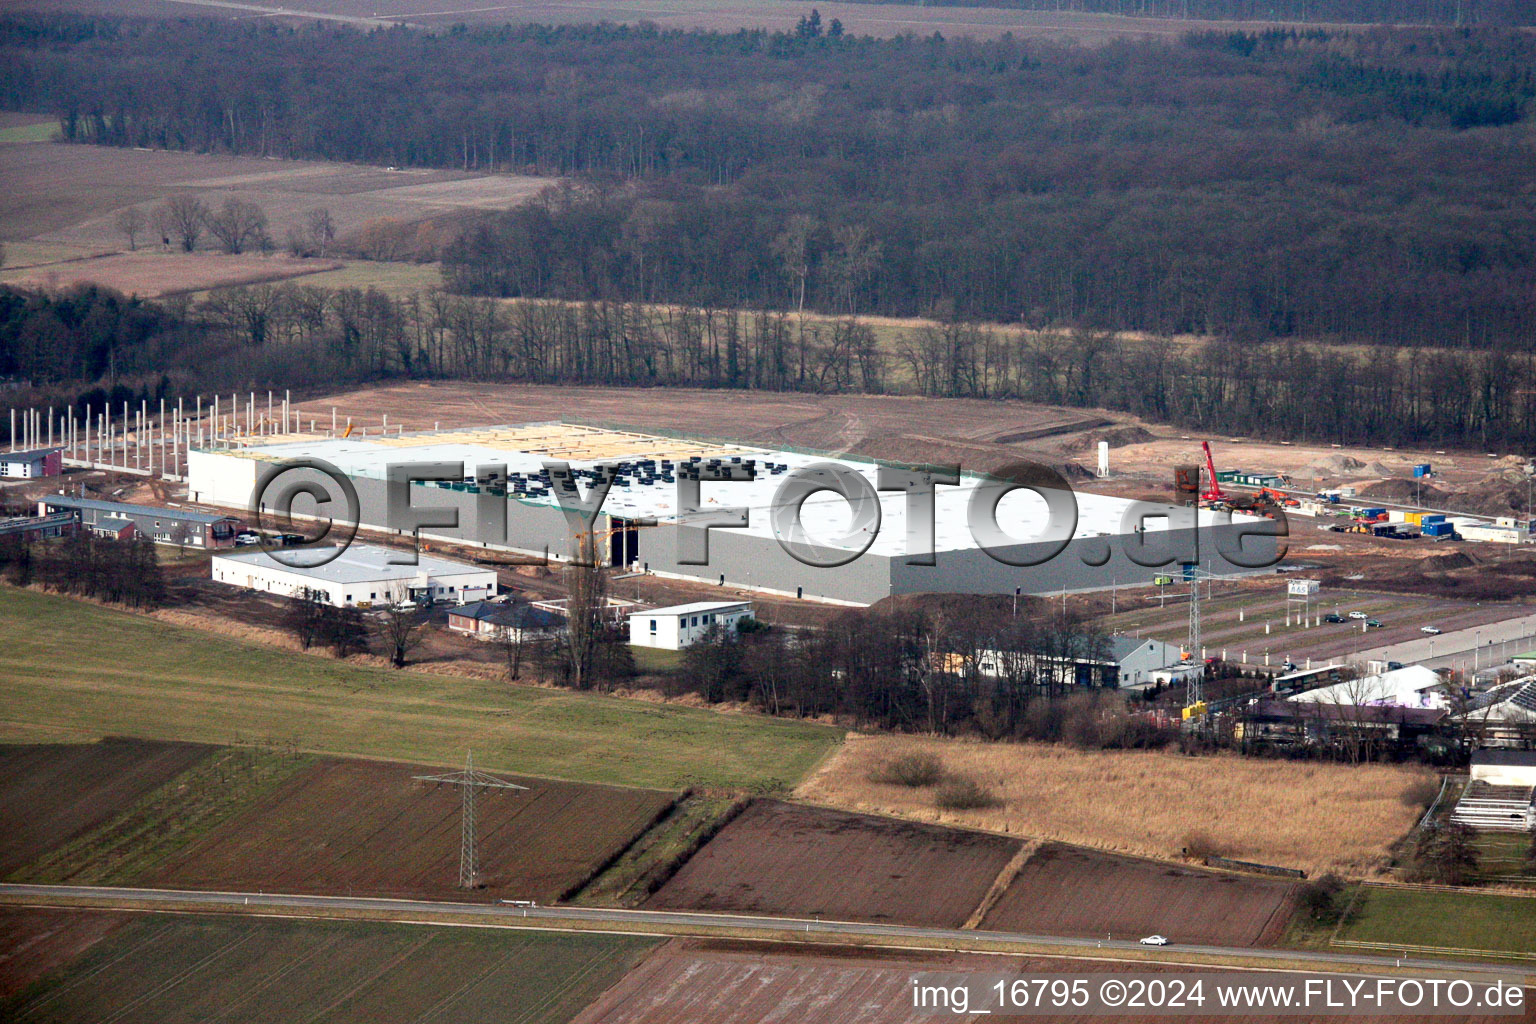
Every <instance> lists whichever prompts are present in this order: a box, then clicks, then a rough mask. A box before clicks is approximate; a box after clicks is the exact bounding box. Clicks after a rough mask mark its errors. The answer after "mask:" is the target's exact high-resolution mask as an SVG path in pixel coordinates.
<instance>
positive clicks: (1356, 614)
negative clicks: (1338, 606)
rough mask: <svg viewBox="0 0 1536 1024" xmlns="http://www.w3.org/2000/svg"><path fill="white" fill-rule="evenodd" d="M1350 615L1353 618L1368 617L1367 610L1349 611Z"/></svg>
mask: <svg viewBox="0 0 1536 1024" xmlns="http://www.w3.org/2000/svg"><path fill="white" fill-rule="evenodd" d="M1349 617H1350V618H1352V619H1363V618H1366V617H1367V616H1366V614H1365V612H1350V613H1349Z"/></svg>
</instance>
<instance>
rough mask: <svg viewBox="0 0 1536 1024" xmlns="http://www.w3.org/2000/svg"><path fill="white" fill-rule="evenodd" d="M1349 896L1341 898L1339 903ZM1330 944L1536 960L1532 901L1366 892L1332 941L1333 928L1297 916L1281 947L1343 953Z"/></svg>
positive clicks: (1376, 888) (1385, 890) (1374, 889)
mask: <svg viewBox="0 0 1536 1024" xmlns="http://www.w3.org/2000/svg"><path fill="white" fill-rule="evenodd" d="M1349 896H1350V893H1348V892H1346V894H1345V896H1344V898H1345V899H1346V900H1347V899H1349ZM1334 938H1337V939H1339V940H1340V941H1341V942H1371V943H1381V944H1384V945H1387V946H1393V945H1397V944H1402V945H1403V946H1405V947H1414V946H1418V947H1426V946H1428V947H1439V948H1442V949H1457V950H1490V951H1495V952H1507V953H1524V954H1526V955H1528V956H1536V899H1533V898H1529V897H1521V896H1495V895H1489V894H1485V893H1479V892H1437V891H1434V890H1422V889H1388V888H1382V887H1379V886H1366V887H1365V888H1364V891H1363V892H1361V893H1360V895H1359V898H1358V899H1356V900H1355V902H1354V904H1353V910H1352V912H1351V913H1350V918H1349V920H1348V921H1347V922H1345V924H1344V926H1343V927H1341V928H1339V929H1338V934H1337V935H1335V934H1334V929H1333V926H1332V925H1327V926H1322V927H1317V926H1313V925H1311V924H1310V923H1309V922H1307V921H1305V920H1304V919H1303V915H1302V914H1297V915H1296V916H1295V917H1293V918H1292V919H1291V924H1290V927H1289V929H1288V930H1287V932H1286V935H1285V938H1284V939H1283V940H1282V942H1281V944H1282V945H1284V946H1288V947H1290V948H1292V949H1319V950H1328V949H1332V950H1334V951H1338V950H1340V949H1341V948H1347V947H1341V946H1336V945H1331V944H1330V940H1331V939H1334ZM1383 952H1390V951H1383ZM1469 955H1474V958H1475V954H1469Z"/></svg>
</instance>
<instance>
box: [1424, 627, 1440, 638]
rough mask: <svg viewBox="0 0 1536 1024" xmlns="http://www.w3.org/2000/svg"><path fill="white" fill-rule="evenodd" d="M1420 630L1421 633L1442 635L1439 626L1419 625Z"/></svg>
mask: <svg viewBox="0 0 1536 1024" xmlns="http://www.w3.org/2000/svg"><path fill="white" fill-rule="evenodd" d="M1419 632H1420V633H1428V634H1429V635H1430V636H1439V635H1440V627H1439V626H1420V627H1419Z"/></svg>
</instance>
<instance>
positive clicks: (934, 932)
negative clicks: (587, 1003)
mask: <svg viewBox="0 0 1536 1024" xmlns="http://www.w3.org/2000/svg"><path fill="white" fill-rule="evenodd" d="M6 896H9V897H21V898H22V899H26V898H33V899H37V900H39V901H41V902H48V903H53V904H58V903H67V902H78V901H92V900H99V901H106V900H131V901H134V902H143V903H153V904H157V905H161V906H164V907H166V909H178V910H186V909H197V908H205V909H216V908H220V907H224V908H236V907H246V906H250V907H269V908H277V909H283V910H287V911H290V912H292V911H310V912H312V913H313V914H315V916H320V915H323V914H328V913H329V914H334V913H336V912H338V911H356V910H363V911H373V912H384V913H388V914H391V915H393V919H394V920H401V921H427V922H430V921H431V920H433V919H434V918H458V919H462V918H463V917H465V916H471V917H483V918H485V919H487V923H493V922H494V923H496V924H503V925H512V926H515V925H516V924H517V923H518V922H519V921H522V920H542V921H567V922H581V923H583V924H586V925H590V926H592V929H593V930H601V928H602V926H603V925H604V924H617V923H622V924H625V925H627V926H630V927H631V928H634V927H636V926H638V927H640V928H641V929H643V928H644V927H645V926H647V925H652V926H657V927H663V928H667V929H672V930H677V929H686V930H688V931H690V932H692V933H694V934H700V935H707V934H709V933H710V932H711V931H717V930H722V929H723V930H728V931H730V932H732V933H734V934H737V935H738V936H739V934H740V933H742V932H757V933H761V935H762V937H764V938H771V937H774V936H776V935H781V934H782V933H784V932H786V931H790V932H804V933H805V934H807V935H810V936H814V937H815V938H816V939H817V940H818V941H822V942H829V943H834V944H835V943H837V942H838V941H839V940H860V941H864V942H867V941H868V940H871V939H901V940H905V941H906V942H907V943H908V944H913V943H914V942H915V943H917V944H921V943H923V942H928V943H931V944H932V945H933V946H934V947H938V948H953V944H954V943H957V942H958V943H971V942H975V941H977V940H983V941H989V942H997V943H1017V944H1029V945H1033V946H1048V947H1060V948H1061V949H1062V952H1063V953H1064V954H1090V955H1095V956H1107V957H1110V958H1112V959H1115V957H1114V956H1113V953H1114V952H1115V951H1121V952H1126V951H1130V950H1137V951H1142V952H1145V951H1147V950H1148V947H1146V946H1142V945H1140V944H1139V943H1138V942H1136V941H1135V940H1134V939H1129V940H1127V939H1114V940H1097V939H1094V938H1077V939H1070V938H1062V937H1061V936H1057V935H1028V934H1023V933H1018V932H983V931H961V930H958V929H952V928H912V927H907V926H905V925H894V924H863V923H859V922H852V921H821V920H810V919H805V918H785V917H753V916H746V915H735V914H705V913H696V912H687V911H657V910H606V909H600V908H589V907H514V906H508V905H506V904H501V903H451V902H438V901H431V900H397V899H375V898H368V897H356V896H304V895H295V894H282V893H245V892H199V891H196V890H172V889H125V888H113V887H104V886H88V885H14V884H5V885H0V897H6ZM1173 938H1174V939H1175V940H1176V939H1177V936H1173ZM1167 952H1170V953H1173V954H1190V953H1195V954H1204V955H1210V956H1224V957H1242V958H1245V959H1248V960H1259V961H1263V960H1273V961H1277V962H1290V964H1291V965H1293V966H1292V967H1291V968H1290V969H1297V968H1295V967H1294V964H1296V963H1298V962H1301V963H1306V964H1310V965H1313V967H1314V969H1316V970H1326V969H1327V967H1329V966H1330V965H1335V964H1348V965H1360V964H1364V965H1367V966H1371V967H1385V966H1390V965H1392V964H1393V963H1397V964H1399V965H1400V966H1403V967H1413V968H1424V969H1431V970H1441V971H1457V972H1461V973H1464V974H1473V973H1478V972H1495V973H1499V974H1503V975H1508V974H1511V973H1523V969H1522V968H1521V967H1519V966H1516V965H1513V964H1509V963H1505V964H1489V963H1470V962H1466V961H1457V960H1434V959H1426V958H1422V957H1415V958H1413V959H1407V958H1404V959H1402V960H1400V961H1398V960H1395V958H1389V957H1381V956H1368V955H1364V954H1358V953H1315V952H1304V951H1298V950H1280V949H1254V948H1244V947H1226V946H1192V945H1182V944H1177V943H1175V944H1174V945H1172V946H1169V947H1167ZM1271 969H1274V970H1284V969H1286V968H1285V967H1284V966H1281V965H1280V964H1279V963H1277V965H1276V966H1275V967H1274V968H1271Z"/></svg>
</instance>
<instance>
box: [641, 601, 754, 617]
mask: <svg viewBox="0 0 1536 1024" xmlns="http://www.w3.org/2000/svg"><path fill="white" fill-rule="evenodd" d="M751 604H752V602H751V601H694V602H693V603H692V604H673V605H668V606H667V607H665V608H652V609H650V610H648V611H638V612H631V613H630V614H631V615H639V616H642V617H643V616H646V615H669V616H670V615H695V614H697V613H699V612H720V611H725V610H727V609H730V608H747V607H750V606H751Z"/></svg>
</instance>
